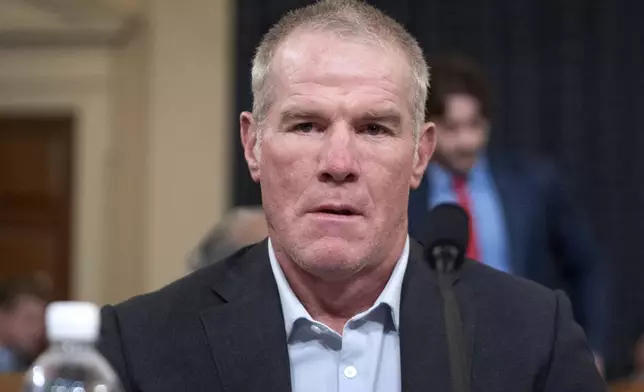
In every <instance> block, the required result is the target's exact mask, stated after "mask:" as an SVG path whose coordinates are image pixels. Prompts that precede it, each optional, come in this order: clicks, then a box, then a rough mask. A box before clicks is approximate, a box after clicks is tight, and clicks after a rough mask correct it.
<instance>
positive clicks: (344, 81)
mask: <svg viewBox="0 0 644 392" xmlns="http://www.w3.org/2000/svg"><path fill="white" fill-rule="evenodd" d="M271 71H272V72H271V73H272V77H273V78H274V82H275V83H274V84H273V85H274V86H275V88H276V91H275V93H277V95H278V98H279V96H280V95H281V96H282V97H284V96H289V95H290V96H294V95H295V96H297V95H300V96H301V97H300V98H304V100H306V99H311V98H314V96H317V95H325V94H336V95H342V96H346V97H347V98H348V99H351V98H352V96H353V98H356V99H357V98H358V96H359V98H360V101H363V102H365V101H366V102H368V101H374V102H376V101H380V102H383V101H389V103H390V104H395V105H397V106H400V105H402V104H407V103H408V100H409V97H410V87H411V85H410V81H411V77H410V75H411V68H410V67H409V65H408V63H407V62H406V60H405V57H404V55H402V53H401V51H399V50H396V49H394V48H391V47H387V46H384V45H381V44H377V43H371V42H368V41H365V40H362V39H360V38H358V37H350V38H346V37H340V36H338V35H336V34H333V33H331V32H320V31H300V32H298V31H295V32H294V33H292V34H291V36H289V37H288V38H287V39H286V41H285V42H283V43H282V44H281V45H280V47H279V48H278V50H277V52H276V53H275V57H274V59H273V62H272V70H271ZM312 92H315V94H311V93H312ZM280 93H281V94H280Z"/></svg>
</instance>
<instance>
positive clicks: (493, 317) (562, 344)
mask: <svg viewBox="0 0 644 392" xmlns="http://www.w3.org/2000/svg"><path fill="white" fill-rule="evenodd" d="M453 287H454V289H455V290H456V295H457V297H458V298H459V299H460V303H461V305H462V309H461V312H462V314H463V319H464V320H463V323H464V330H465V332H466V333H467V335H468V336H469V337H470V339H468V343H467V344H466V347H467V350H468V353H469V354H470V355H471V357H472V358H473V360H472V363H471V379H472V391H484V392H490V391H495V392H499V391H508V392H528V391H547V392H572V391H575V392H595V391H604V386H603V383H602V381H601V378H600V376H599V375H598V373H597V372H596V370H595V368H594V364H593V359H592V356H591V354H590V352H589V350H588V348H587V346H586V342H585V340H584V335H583V333H582V331H581V328H580V327H578V326H577V325H576V324H575V323H574V322H573V321H572V317H571V312H570V308H569V303H568V301H567V300H566V299H565V297H564V296H563V295H561V294H556V293H555V292H552V291H550V290H548V289H546V288H543V287H541V286H539V285H537V284H535V283H531V282H528V281H525V280H522V279H519V278H515V277H511V276H510V275H507V274H504V273H500V272H497V271H494V270H492V269H491V268H488V267H486V266H483V265H480V264H478V263H475V262H471V261H468V262H466V264H465V265H464V267H463V270H462V271H461V277H460V279H458V280H457V281H455V283H454V286H453ZM102 322H103V330H102V335H101V340H100V344H99V349H100V350H101V351H102V353H103V354H104V355H105V356H106V358H108V360H109V361H110V362H111V363H112V364H113V366H114V367H115V369H116V370H117V372H118V374H119V375H120V377H121V379H122V381H123V383H124V385H125V390H126V391H129V392H135V391H136V392H139V391H140V392H177V391H190V392H218V391H222V392H223V391H226V392H242V391H244V392H246V391H280V392H282V391H290V390H291V386H290V365H289V357H288V351H287V345H286V332H285V329H284V322H283V316H282V311H281V307H280V301H279V294H278V291H277V286H276V283H275V280H274V278H273V274H272V271H271V268H270V264H269V259H268V251H267V241H264V242H261V243H259V244H256V245H254V246H252V247H249V248H245V249H243V250H241V251H240V252H238V253H236V254H235V255H233V256H231V257H230V258H228V259H226V260H223V261H221V262H218V263H215V264H213V265H210V266H208V267H205V268H204V269H202V270H199V271H197V272H194V273H192V274H191V275H189V276H187V277H185V278H183V279H181V280H179V281H177V282H175V283H172V284H170V285H169V286H167V287H165V288H163V289H161V290H160V291H157V292H155V293H152V294H148V295H144V296H140V297H137V298H134V299H131V300H129V301H127V302H125V303H122V304H120V305H117V306H115V307H112V306H107V307H105V308H104V309H103V311H102ZM444 325H445V324H444V320H443V309H442V300H441V296H440V293H439V289H438V286H437V278H436V276H435V274H434V272H432V270H430V268H429V267H428V266H427V264H426V263H425V262H424V261H423V260H422V249H421V248H420V245H419V244H418V243H416V242H415V241H412V246H411V252H410V257H409V263H408V269H407V271H406V273H405V278H404V283H403V288H402V295H401V320H400V351H401V372H402V376H401V377H402V391H404V392H421V391H422V392H426V391H441V392H445V391H449V390H450V379H449V362H448V354H447V343H446V334H445V327H444ZM385 371H386V370H385Z"/></svg>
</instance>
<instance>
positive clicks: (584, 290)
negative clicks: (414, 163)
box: [409, 55, 606, 363]
mask: <svg viewBox="0 0 644 392" xmlns="http://www.w3.org/2000/svg"><path fill="white" fill-rule="evenodd" d="M430 67H431V73H432V84H431V93H430V96H429V98H428V101H427V116H428V120H429V121H432V122H434V123H435V124H436V132H437V146H436V153H435V155H434V157H433V158H432V162H431V163H430V165H429V167H428V169H427V171H426V173H425V177H424V178H423V181H422V184H421V186H420V187H419V189H418V190H416V191H415V192H412V194H411V196H410V206H409V231H410V233H411V235H412V236H416V237H419V238H422V235H423V234H422V233H423V231H424V228H425V225H426V224H427V222H426V221H425V220H424V217H425V215H426V213H425V211H427V210H428V209H430V208H432V207H433V206H435V205H437V204H439V203H443V202H456V203H459V204H460V205H461V206H463V207H464V208H465V210H467V211H468V213H469V214H470V218H471V221H470V243H469V245H468V256H469V257H471V258H473V259H475V260H479V261H481V262H483V263H485V264H487V265H490V266H492V267H494V268H497V269H499V270H502V271H505V272H508V273H511V274H516V275H519V276H523V277H526V278H528V279H531V280H533V281H536V282H538V283H541V284H543V285H545V286H547V287H550V288H553V289H558V288H561V289H564V290H566V291H567V293H568V295H569V296H570V297H571V300H572V302H573V309H574V312H575V316H576V318H577V320H578V322H579V323H580V324H582V326H584V327H585V329H586V332H587V334H588V335H589V341H590V343H591V346H592V347H593V348H594V349H595V351H596V353H597V352H598V351H601V349H602V338H603V328H601V327H600V325H601V324H603V321H604V317H603V311H604V305H603V303H604V302H603V301H604V300H603V298H604V296H605V295H606V292H605V290H604V285H603V284H602V283H603V280H604V279H606V277H605V276H601V275H602V274H601V273H600V272H599V267H600V262H601V260H600V258H599V257H598V253H597V251H596V247H595V246H594V243H593V241H592V240H591V235H590V234H589V230H588V226H587V225H586V224H585V223H583V222H582V221H581V220H579V219H578V217H577V215H576V214H575V212H574V210H575V208H574V203H573V202H572V201H571V200H570V199H569V197H568V195H567V194H566V192H565V191H564V187H563V185H562V182H561V181H560V179H559V175H558V173H557V171H556V169H555V167H554V166H553V165H551V164H550V163H548V162H546V161H544V160H539V159H536V158H533V157H530V158H529V157H527V156H525V155H519V154H516V153H515V154H507V153H497V152H494V151H488V149H487V147H488V140H489V136H490V128H491V126H490V117H491V116H490V112H491V103H490V100H491V99H490V96H491V93H490V91H489V88H488V85H487V80H486V78H485V77H484V75H483V73H482V72H481V70H480V69H479V68H478V66H477V65H476V64H475V63H473V62H472V61H471V60H470V59H468V58H466V57H463V56H459V55H446V56H443V57H439V58H436V59H435V61H433V62H430ZM597 360H598V363H599V361H601V358H600V357H599V356H597Z"/></svg>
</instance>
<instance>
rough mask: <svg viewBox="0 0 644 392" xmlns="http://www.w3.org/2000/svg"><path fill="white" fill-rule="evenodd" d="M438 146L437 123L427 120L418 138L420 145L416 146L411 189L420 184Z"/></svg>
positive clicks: (410, 183)
mask: <svg viewBox="0 0 644 392" xmlns="http://www.w3.org/2000/svg"><path fill="white" fill-rule="evenodd" d="M435 148H436V125H434V123H433V122H427V123H425V125H423V127H422V129H421V130H420V137H419V138H418V147H417V148H416V159H415V160H414V167H413V169H412V175H411V180H410V182H409V186H410V188H411V189H416V188H418V186H419V185H420V182H421V181H422V179H423V175H424V174H425V169H427V164H428V163H429V160H430V158H431V157H432V155H434V149H435Z"/></svg>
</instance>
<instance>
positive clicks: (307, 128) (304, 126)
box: [293, 122, 315, 133]
mask: <svg viewBox="0 0 644 392" xmlns="http://www.w3.org/2000/svg"><path fill="white" fill-rule="evenodd" d="M293 130H294V131H296V132H302V133H309V132H313V131H314V130H315V125H314V124H313V123H312V122H305V123H300V124H297V125H295V126H294V127H293Z"/></svg>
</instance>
